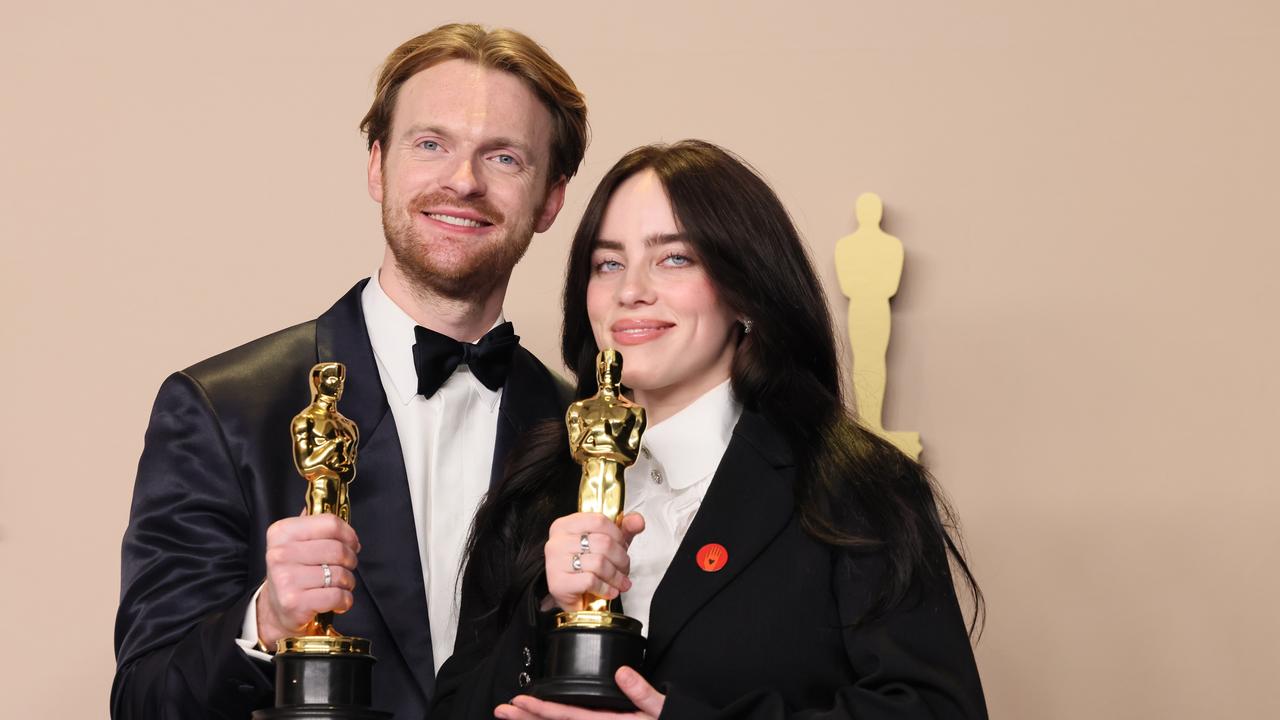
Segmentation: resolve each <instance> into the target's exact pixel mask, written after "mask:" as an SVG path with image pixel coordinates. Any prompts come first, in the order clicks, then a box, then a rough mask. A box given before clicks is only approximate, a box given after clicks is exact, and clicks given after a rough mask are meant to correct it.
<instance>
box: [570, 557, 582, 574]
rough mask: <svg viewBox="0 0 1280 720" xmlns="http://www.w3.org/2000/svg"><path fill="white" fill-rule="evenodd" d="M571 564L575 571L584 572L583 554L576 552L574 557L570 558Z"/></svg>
mask: <svg viewBox="0 0 1280 720" xmlns="http://www.w3.org/2000/svg"><path fill="white" fill-rule="evenodd" d="M569 565H570V566H571V567H573V571H574V572H576V573H580V572H582V554H581V553H574V554H573V557H571V558H569Z"/></svg>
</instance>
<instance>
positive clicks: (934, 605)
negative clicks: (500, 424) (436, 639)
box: [432, 412, 986, 720]
mask: <svg viewBox="0 0 1280 720" xmlns="http://www.w3.org/2000/svg"><path fill="white" fill-rule="evenodd" d="M794 481H795V463H794V461H793V458H792V455H791V452H790V450H789V449H788V447H787V445H786V443H785V442H784V440H783V438H782V436H781V435H780V434H779V433H778V432H777V431H776V430H775V429H774V428H773V426H772V425H770V424H769V423H768V422H767V421H766V420H765V419H764V418H763V417H761V416H759V415H757V414H754V413H751V412H745V413H743V415H742V419H741V420H740V421H739V423H738V425H737V427H735V429H734V432H733V438H732V440H731V441H730V444H729V447H728V449H727V450H726V452H725V456H724V458H723V459H722V460H721V462H720V466H719V467H718V468H717V470H716V474H715V477H714V478H713V480H712V482H711V485H710V487H709V488H708V490H707V494H706V497H705V498H704V500H703V503H702V505H701V507H700V508H699V510H698V513H697V515H696V516H695V518H694V520H693V524H692V525H691V526H690V528H689V531H688V533H687V534H686V535H685V537H684V539H683V541H682V542H681V544H680V547H679V549H678V550H677V551H676V554H675V557H674V559H673V560H672V562H671V565H670V567H669V568H668V570H667V573H666V575H664V576H663V578H662V581H661V583H660V584H659V585H658V588H657V590H656V591H655V593H654V597H653V602H652V605H651V607H650V613H651V614H650V626H649V627H647V628H645V629H644V632H645V635H646V636H647V637H648V649H647V651H646V655H645V661H644V665H643V667H642V668H640V670H641V672H642V674H643V675H644V676H645V677H646V678H648V679H649V680H650V682H652V683H653V684H654V686H655V687H657V688H658V689H659V690H661V691H663V692H665V693H666V694H667V700H666V705H665V706H664V707H663V711H662V718H663V720H682V719H684V718H751V719H753V720H754V719H759V720H764V719H766V718H771V719H772V718H784V717H790V716H803V717H805V718H859V719H863V718H877V719H885V720H888V719H889V718H894V719H898V720H902V719H905V718H985V717H986V707H985V702H984V700H983V695H982V686H981V682H980V681H979V678H978V671H977V667H976V665H975V663H974V659H973V653H972V650H971V648H970V645H969V638H968V635H967V633H966V630H965V624H964V620H963V617H962V615H961V613H960V610H959V607H958V604H957V602H956V598H955V594H954V592H953V591H952V590H951V588H950V586H949V584H946V583H943V584H941V585H943V587H940V588H939V589H936V590H933V591H919V592H917V593H915V595H914V597H912V598H910V599H909V601H908V602H907V603H906V604H904V605H902V606H900V607H898V608H897V609H895V610H893V611H891V612H890V613H888V614H887V615H885V616H883V617H881V618H879V619H877V620H872V621H869V622H864V623H859V619H860V618H861V617H862V615H863V613H864V611H865V610H866V609H867V607H868V605H869V604H870V602H871V601H872V600H873V597H874V593H875V590H876V589H877V588H878V587H879V583H880V576H881V573H882V570H883V568H882V558H881V557H880V556H879V555H874V554H870V555H863V556H859V557H850V556H849V555H847V554H846V553H842V552H839V551H837V550H836V549H834V548H832V547H831V546H829V545H826V544H824V543H820V542H817V541H815V540H814V539H813V538H811V537H810V536H809V535H807V534H806V533H805V532H804V531H803V530H802V529H801V527H800V519H799V516H798V514H797V513H796V510H795V501H794V488H793V483H794ZM709 543H719V544H720V545H723V546H724V547H725V549H726V550H727V551H728V559H727V561H726V562H725V564H724V565H723V568H722V569H721V570H719V571H718V572H705V571H703V570H702V569H701V568H700V567H699V566H698V564H697V561H696V556H697V553H698V550H699V549H700V548H701V547H703V546H704V545H706V544H709ZM542 592H545V585H544V586H543V587H542V588H538V589H535V590H532V591H530V592H529V593H528V594H527V596H526V598H525V605H524V609H523V611H522V612H521V613H520V617H518V618H516V619H515V621H514V622H512V623H511V624H510V625H509V626H508V627H507V628H506V630H505V631H504V632H502V634H501V636H500V637H498V638H497V639H496V641H495V639H493V638H492V637H490V638H485V635H486V633H485V632H484V631H483V630H472V631H470V632H467V633H465V634H463V632H462V631H461V630H460V634H459V642H458V647H457V648H456V649H455V654H454V656H453V658H452V659H450V661H449V662H448V663H446V664H445V666H444V667H443V668H442V669H441V672H440V678H439V687H438V695H437V702H436V705H435V707H434V708H433V710H432V720H444V719H445V718H457V719H466V720H481V719H482V718H484V719H487V718H490V717H492V714H493V708H494V707H495V706H497V705H498V704H499V703H501V702H505V701H507V700H508V699H510V698H511V697H512V696H514V695H516V694H518V693H519V692H520V687H521V682H522V678H521V673H524V672H531V673H532V674H536V671H537V669H538V667H539V665H540V655H541V653H540V648H541V645H542V640H541V637H542V634H543V633H545V631H546V629H547V627H548V625H549V623H548V622H547V620H548V614H545V613H538V612H537V610H536V604H537V602H538V597H539V596H540V594H541V593H542ZM463 603H464V604H463V615H464V617H465V616H466V615H467V599H466V598H464V600H463ZM464 629H465V628H464ZM468 637H470V638H477V639H478V640H479V641H478V642H473V643H469V644H466V645H464V639H465V638H468ZM526 648H528V649H529V653H528V655H526V652H525V649H526Z"/></svg>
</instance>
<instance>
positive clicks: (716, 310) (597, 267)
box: [587, 170, 738, 424]
mask: <svg viewBox="0 0 1280 720" xmlns="http://www.w3.org/2000/svg"><path fill="white" fill-rule="evenodd" d="M591 266H592V269H591V278H590V280H589V282H588V284H587V314H588V315H589V316H590V319H591V328H592V331H593V332H594V333H595V338H596V344H597V345H598V346H599V347H601V348H614V349H616V350H618V352H620V353H621V354H622V357H623V363H622V382H623V383H624V384H626V385H627V387H629V388H631V390H632V391H633V392H634V395H635V398H634V399H635V401H636V402H638V403H640V404H641V405H644V406H645V407H646V408H647V410H648V413H649V422H650V423H651V424H652V423H657V422H660V421H661V420H663V419H665V418H666V417H669V416H670V415H671V414H673V413H675V412H677V411H679V410H680V409H681V408H683V407H684V406H686V405H688V404H689V403H690V402H692V401H694V400H696V399H697V398H698V397H699V396H701V395H702V394H703V393H705V392H706V391H708V390H710V389H711V388H713V387H715V386H716V385H719V384H720V383H722V382H724V381H725V380H726V379H728V377H729V371H730V367H731V365H732V362H733V352H734V349H735V347H736V346H737V342H738V341H737V338H738V329H737V318H736V316H735V314H734V312H733V311H732V310H730V309H729V308H728V307H726V306H725V305H724V304H723V303H721V302H720V298H719V297H718V296H717V295H716V292H715V289H714V288H713V287H712V285H711V280H710V279H709V278H708V277H707V274H706V272H705V271H704V270H703V267H702V264H701V262H700V261H699V259H698V258H697V257H696V256H695V255H694V253H693V247H692V245H690V244H689V243H688V242H687V241H686V240H684V238H683V237H682V236H681V234H680V228H679V227H678V226H677V225H676V220H675V214H674V213H673V212H672V211H671V203H670V202H669V201H668V200H667V193H666V190H665V188H663V186H662V182H661V181H660V180H659V179H658V176H657V175H656V174H655V173H654V172H653V171H652V170H645V171H643V172H640V173H638V174H636V175H633V176H631V177H630V178H628V179H627V180H626V181H624V182H623V183H622V184H621V185H619V186H618V189H617V190H615V191H614V193H613V196H612V197H611V198H610V199H609V204H608V205H607V206H606V209H605V214H604V221H603V222H602V223H601V226H600V234H599V236H598V237H597V238H596V241H595V248H594V250H593V251H592V255H591Z"/></svg>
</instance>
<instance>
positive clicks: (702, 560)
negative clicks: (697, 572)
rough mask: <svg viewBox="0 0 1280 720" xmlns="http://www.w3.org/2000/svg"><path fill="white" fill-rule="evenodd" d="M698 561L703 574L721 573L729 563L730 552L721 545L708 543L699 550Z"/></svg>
mask: <svg viewBox="0 0 1280 720" xmlns="http://www.w3.org/2000/svg"><path fill="white" fill-rule="evenodd" d="M697 560H698V567H700V568H702V570H703V572H719V571H720V568H722V567H724V566H725V564H727V563H728V562H729V551H728V550H725V549H724V546H723V545H721V544H720V543H707V544H706V545H703V546H702V548H701V549H700V550H698V556H697Z"/></svg>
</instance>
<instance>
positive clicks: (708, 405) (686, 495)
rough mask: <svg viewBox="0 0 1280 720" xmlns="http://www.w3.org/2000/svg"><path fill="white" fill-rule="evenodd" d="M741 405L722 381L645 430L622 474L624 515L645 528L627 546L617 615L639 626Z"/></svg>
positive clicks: (704, 491)
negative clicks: (625, 583)
mask: <svg viewBox="0 0 1280 720" xmlns="http://www.w3.org/2000/svg"><path fill="white" fill-rule="evenodd" d="M741 415H742V405H741V404H740V403H739V402H738V401H737V400H736V399H735V398H734V397H733V391H732V390H731V389H730V383H729V381H728V380H726V381H724V382H723V383H721V384H720V385H717V386H716V387H714V388H712V389H711V390H709V391H707V392H706V393H705V394H703V395H702V397H700V398H698V399H697V400H695V401H693V402H692V403H690V404H689V405H688V406H687V407H685V408H684V409H683V410H681V411H680V412H678V413H676V414H675V415H672V416H671V417H669V418H667V419H666V420H664V421H662V422H660V423H658V424H657V425H654V426H653V427H650V428H649V429H648V430H646V431H645V433H644V436H643V437H642V438H641V441H640V455H639V457H638V458H637V459H636V462H635V464H634V465H632V466H631V467H629V468H627V470H626V475H625V479H626V499H625V502H624V503H623V507H624V509H625V510H626V512H629V513H630V512H638V513H640V514H641V515H643V516H644V520H645V529H644V532H642V533H640V534H639V535H637V536H636V537H635V539H634V540H633V541H632V542H631V548H630V550H629V554H630V556H631V575H630V577H631V583H632V584H631V589H630V590H628V591H627V592H625V593H623V595H622V604H623V610H624V611H625V612H626V614H627V615H628V616H630V617H633V618H635V619H637V620H639V621H640V622H642V623H644V626H645V629H644V633H645V634H646V635H648V632H649V631H648V628H649V606H650V603H651V602H652V601H653V593H654V592H655V591H656V590H657V589H658V583H659V582H661V581H662V576H663V575H665V574H666V572H667V568H668V567H669V566H670V565H671V560H672V559H673V558H674V557H675V553H676V549H677V548H678V547H679V546H680V542H681V541H682V540H683V539H684V535H685V533H686V532H687V531H688V530H689V525H691V524H692V523H693V517H694V515H696V514H697V513H698V508H699V507H700V506H701V505H702V498H703V497H705V496H706V494H707V488H708V487H710V485H711V478H712V477H713V476H714V475H715V472H716V468H717V467H719V466H720V459H721V458H722V457H724V453H725V450H726V449H727V448H728V447H729V439H730V438H731V437H732V435H733V428H734V426H735V425H737V424H738V418H739V417H740V416H741Z"/></svg>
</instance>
